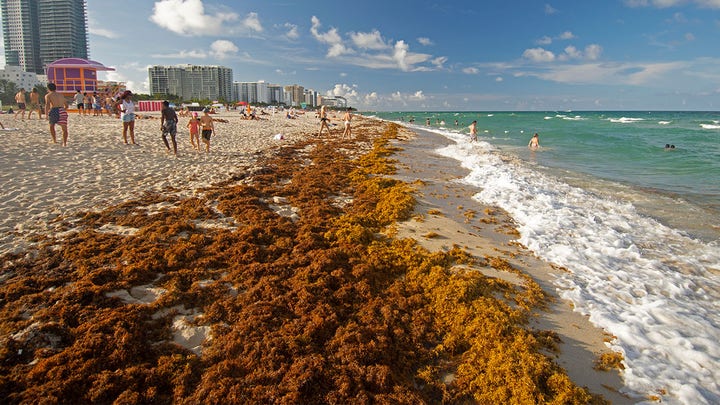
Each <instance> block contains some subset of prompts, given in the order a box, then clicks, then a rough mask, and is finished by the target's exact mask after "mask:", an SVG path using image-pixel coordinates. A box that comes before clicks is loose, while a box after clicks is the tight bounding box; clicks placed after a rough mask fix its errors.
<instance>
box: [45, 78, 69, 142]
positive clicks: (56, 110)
mask: <svg viewBox="0 0 720 405" xmlns="http://www.w3.org/2000/svg"><path fill="white" fill-rule="evenodd" d="M47 88H48V94H46V95H45V116H46V117H48V122H49V123H50V136H52V140H53V143H57V138H56V137H55V124H57V125H60V128H61V129H62V133H63V140H62V146H67V141H68V128H67V122H68V113H67V111H66V110H65V109H66V108H67V100H66V99H65V96H63V95H62V94H60V93H57V92H55V89H56V88H57V87H56V86H55V83H48V85H47Z"/></svg>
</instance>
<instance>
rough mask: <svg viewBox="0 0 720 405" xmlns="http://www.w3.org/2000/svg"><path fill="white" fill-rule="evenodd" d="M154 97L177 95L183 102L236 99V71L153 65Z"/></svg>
mask: <svg viewBox="0 0 720 405" xmlns="http://www.w3.org/2000/svg"><path fill="white" fill-rule="evenodd" d="M148 76H149V81H150V94H152V95H162V96H167V95H174V96H178V97H180V98H181V99H183V100H193V99H206V98H207V99H210V100H225V101H231V100H232V99H233V71H232V69H230V68H227V67H224V66H198V65H177V66H159V65H155V66H151V67H150V68H148Z"/></svg>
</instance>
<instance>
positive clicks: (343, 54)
mask: <svg viewBox="0 0 720 405" xmlns="http://www.w3.org/2000/svg"><path fill="white" fill-rule="evenodd" d="M311 22H312V26H311V28H310V32H311V33H312V36H313V37H314V38H315V39H316V40H317V41H318V42H320V43H322V44H325V45H327V46H328V51H327V54H326V57H328V58H332V59H335V60H336V61H340V62H344V63H348V64H352V65H357V66H363V67H367V68H371V69H399V70H402V71H404V72H418V71H432V70H438V69H442V68H443V66H442V65H443V64H444V63H445V62H446V61H447V58H445V57H444V56H440V57H435V58H433V56H432V55H428V54H425V53H416V52H411V51H410V46H409V45H408V43H407V42H405V41H404V40H399V41H396V42H395V44H390V43H387V42H386V41H385V40H384V39H383V38H382V34H381V33H380V32H379V31H377V30H373V31H371V32H369V33H350V34H349V35H348V36H349V37H350V40H349V41H348V42H347V43H346V42H345V41H343V38H342V36H341V35H340V33H339V32H338V29H337V28H334V27H332V28H330V29H329V30H328V31H326V32H321V31H320V27H321V23H320V20H319V19H318V18H317V17H316V16H313V17H312V18H311Z"/></svg>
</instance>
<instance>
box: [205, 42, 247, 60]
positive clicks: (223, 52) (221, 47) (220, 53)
mask: <svg viewBox="0 0 720 405" xmlns="http://www.w3.org/2000/svg"><path fill="white" fill-rule="evenodd" d="M239 50H240V48H238V47H237V46H236V45H235V44H234V43H232V42H230V41H227V40H224V39H221V40H217V41H215V42H213V43H212V44H211V45H210V54H212V55H213V56H214V57H216V58H218V59H225V58H226V57H228V56H232V55H235V54H236V53H237V52H238V51H239Z"/></svg>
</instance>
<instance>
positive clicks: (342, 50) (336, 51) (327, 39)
mask: <svg viewBox="0 0 720 405" xmlns="http://www.w3.org/2000/svg"><path fill="white" fill-rule="evenodd" d="M311 22H312V26H311V27H310V32H311V33H312V35H313V37H315V39H316V40H318V41H319V42H321V43H324V44H327V45H329V46H330V47H329V48H328V53H327V56H328V57H330V58H332V57H337V56H341V55H345V54H350V53H353V51H352V50H351V49H348V48H346V47H345V45H344V44H343V40H342V38H341V37H340V34H338V32H337V28H330V30H328V31H327V32H325V33H320V31H319V29H320V26H321V24H320V20H319V19H318V18H317V17H315V16H312V18H311Z"/></svg>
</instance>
